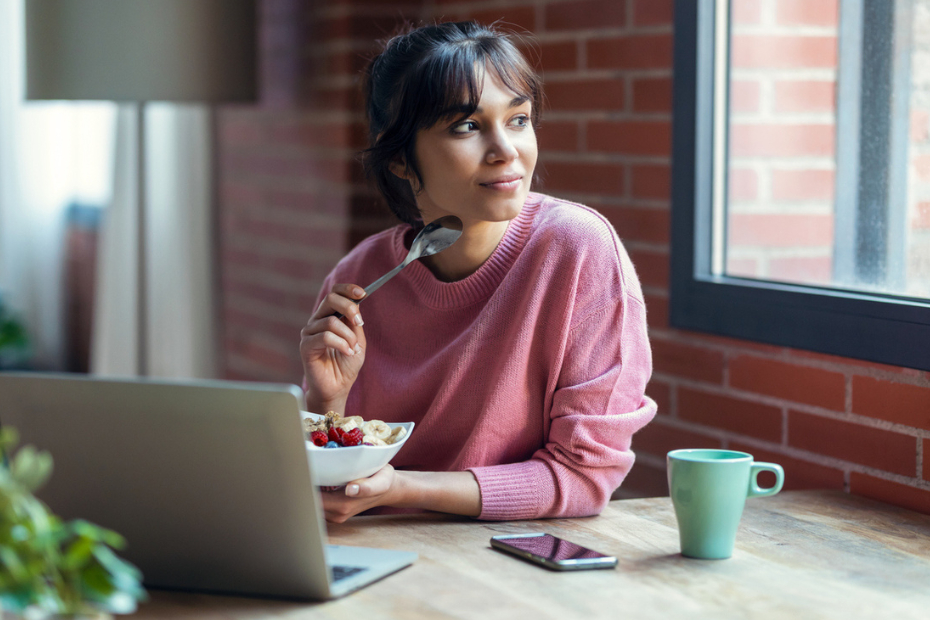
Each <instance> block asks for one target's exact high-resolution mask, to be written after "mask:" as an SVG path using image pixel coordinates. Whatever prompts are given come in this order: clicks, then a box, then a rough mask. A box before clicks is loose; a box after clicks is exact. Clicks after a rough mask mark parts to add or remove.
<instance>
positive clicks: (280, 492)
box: [0, 372, 417, 600]
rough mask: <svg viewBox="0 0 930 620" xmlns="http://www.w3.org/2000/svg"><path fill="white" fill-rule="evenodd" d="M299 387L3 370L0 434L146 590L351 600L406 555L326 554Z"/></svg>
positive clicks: (57, 502) (47, 498) (333, 550)
mask: <svg viewBox="0 0 930 620" xmlns="http://www.w3.org/2000/svg"><path fill="white" fill-rule="evenodd" d="M302 399H303V393H302V392H301V390H300V388H298V387H297V386H295V385H278V384H263V383H246V382H231V381H199V380H198V381H164V380H156V379H151V380H149V379H102V378H97V377H90V376H86V375H66V374H45V373H18V372H17V373H12V372H5V373H0V425H3V426H7V425H9V426H12V427H14V428H16V430H17V431H19V434H20V446H23V445H27V444H32V445H34V446H35V447H36V448H37V449H40V450H47V451H49V452H50V453H51V455H52V458H53V460H54V471H53V472H52V477H51V479H50V480H49V482H48V483H47V484H46V486H45V487H44V488H42V489H40V490H39V492H38V496H39V498H40V499H42V500H43V501H44V502H45V503H46V504H47V505H48V506H49V508H50V509H51V510H52V511H53V512H55V513H56V514H58V515H59V516H61V517H62V518H63V519H66V520H70V519H74V518H83V519H86V520H88V521H91V522H93V523H97V524H98V525H101V526H103V527H107V528H110V529H113V530H115V531H117V532H119V533H120V534H122V535H123V536H124V537H125V538H126V541H127V545H126V547H125V548H124V549H122V550H118V551H117V553H118V554H119V555H120V556H121V557H123V558H125V559H126V560H128V561H130V562H132V563H133V564H135V565H136V566H138V567H139V569H141V571H142V573H143V580H144V583H145V585H146V586H148V587H152V588H167V589H181V590H196V591H206V592H216V593H235V594H236V595H252V596H264V597H280V598H293V599H310V600H324V599H330V598H336V597H339V596H343V595H345V594H348V593H349V592H352V591H353V590H356V589H358V588H361V587H363V586H365V585H368V584H370V583H372V582H374V581H376V580H378V579H381V578H383V577H385V576H387V575H389V574H391V573H393V572H395V571H398V570H400V569H402V568H404V567H406V566H409V565H410V564H411V563H412V562H413V561H414V560H416V558H417V555H416V554H415V553H411V552H406V551H397V550H390V549H371V548H363V547H348V546H337V545H327V544H326V525H325V521H324V519H323V514H322V510H321V505H322V502H321V499H320V495H319V491H318V489H317V487H316V485H315V484H314V482H313V472H311V471H310V465H309V461H308V459H307V452H306V445H305V442H304V437H303V429H302V426H301V409H302V407H301V401H302Z"/></svg>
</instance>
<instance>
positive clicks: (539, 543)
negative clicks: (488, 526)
mask: <svg viewBox="0 0 930 620" xmlns="http://www.w3.org/2000/svg"><path fill="white" fill-rule="evenodd" d="M491 546H492V547H494V548H495V549H498V550H500V551H504V552H505V553H510V554H513V555H515V556H517V557H518V558H522V559H524V560H527V561H529V562H533V563H535V564H540V565H542V566H545V567H546V568H548V569H550V570H587V569H592V568H614V567H615V566H616V565H617V558H615V557H613V556H610V555H604V554H603V553H598V552H597V551H593V550H591V549H588V548H586V547H582V546H581V545H577V544H575V543H573V542H569V541H567V540H563V539H561V538H557V537H555V536H553V535H552V534H544V533H542V532H535V533H533V534H506V535H502V536H492V537H491Z"/></svg>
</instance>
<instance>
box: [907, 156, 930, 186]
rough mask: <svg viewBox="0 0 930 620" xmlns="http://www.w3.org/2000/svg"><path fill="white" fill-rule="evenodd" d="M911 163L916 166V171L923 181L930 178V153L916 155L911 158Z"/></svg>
mask: <svg viewBox="0 0 930 620" xmlns="http://www.w3.org/2000/svg"><path fill="white" fill-rule="evenodd" d="M911 165H912V166H914V172H916V173H917V175H916V176H917V178H918V179H919V180H921V181H928V180H930V155H915V156H914V157H913V158H912V159H911Z"/></svg>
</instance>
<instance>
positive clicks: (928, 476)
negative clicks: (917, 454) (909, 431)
mask: <svg viewBox="0 0 930 620" xmlns="http://www.w3.org/2000/svg"><path fill="white" fill-rule="evenodd" d="M923 458H924V472H923V475H924V480H927V481H930V439H924V445H923Z"/></svg>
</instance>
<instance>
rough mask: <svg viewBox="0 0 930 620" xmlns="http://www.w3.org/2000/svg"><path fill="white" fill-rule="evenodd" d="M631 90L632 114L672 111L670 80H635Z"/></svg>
mask: <svg viewBox="0 0 930 620" xmlns="http://www.w3.org/2000/svg"><path fill="white" fill-rule="evenodd" d="M632 90H633V96H632V103H633V111H634V112H647V113H648V112H671V111H672V78H670V77H657V78H652V77H646V78H635V79H633V88H632Z"/></svg>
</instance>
